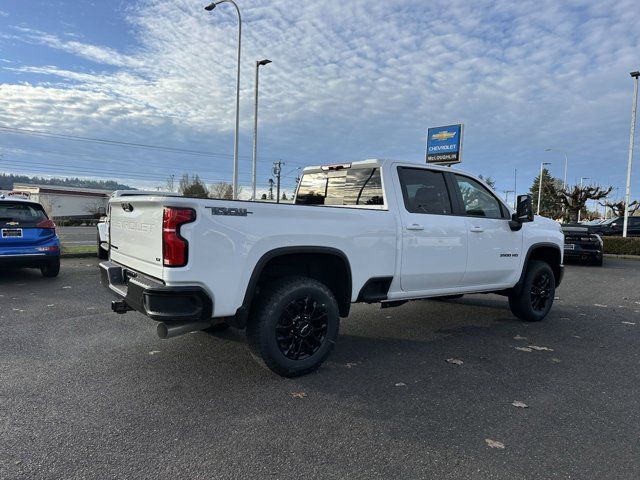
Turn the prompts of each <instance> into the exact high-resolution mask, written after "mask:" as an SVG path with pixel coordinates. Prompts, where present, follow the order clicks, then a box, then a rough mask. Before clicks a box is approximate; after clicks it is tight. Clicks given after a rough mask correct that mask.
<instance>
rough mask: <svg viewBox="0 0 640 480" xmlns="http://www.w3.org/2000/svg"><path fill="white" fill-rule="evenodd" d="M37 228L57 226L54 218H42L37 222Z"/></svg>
mask: <svg viewBox="0 0 640 480" xmlns="http://www.w3.org/2000/svg"><path fill="white" fill-rule="evenodd" d="M36 228H56V224H55V223H53V220H49V219H48V218H47V219H46V220H42V221H41V222H38V223H37V224H36Z"/></svg>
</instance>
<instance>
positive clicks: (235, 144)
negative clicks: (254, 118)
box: [204, 0, 242, 200]
mask: <svg viewBox="0 0 640 480" xmlns="http://www.w3.org/2000/svg"><path fill="white" fill-rule="evenodd" d="M221 3H230V4H231V5H233V6H234V7H235V9H236V13H237V14H238V72H237V77H236V130H235V133H234V138H233V199H234V200H237V199H238V135H239V133H240V132H239V129H240V53H241V52H242V17H241V16H240V9H239V8H238V5H236V2H234V1H233V0H218V1H216V2H213V3H210V4H209V5H207V6H206V7H204V9H205V10H206V11H208V12H210V11H212V10H213V9H214V8H216V6H217V5H220V4H221Z"/></svg>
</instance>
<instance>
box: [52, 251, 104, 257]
mask: <svg viewBox="0 0 640 480" xmlns="http://www.w3.org/2000/svg"><path fill="white" fill-rule="evenodd" d="M60 257H61V258H94V257H95V258H98V254H97V253H96V252H85V253H61V254H60Z"/></svg>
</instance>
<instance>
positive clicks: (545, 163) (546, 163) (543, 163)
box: [542, 162, 551, 165]
mask: <svg viewBox="0 0 640 480" xmlns="http://www.w3.org/2000/svg"><path fill="white" fill-rule="evenodd" d="M542 165H551V162H542Z"/></svg>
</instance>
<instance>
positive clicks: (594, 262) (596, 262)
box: [591, 257, 604, 267]
mask: <svg viewBox="0 0 640 480" xmlns="http://www.w3.org/2000/svg"><path fill="white" fill-rule="evenodd" d="M603 263H604V259H603V258H602V257H598V258H594V259H593V260H591V265H593V266H594V267H601V266H602V264H603Z"/></svg>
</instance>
